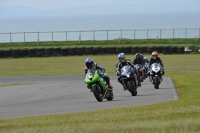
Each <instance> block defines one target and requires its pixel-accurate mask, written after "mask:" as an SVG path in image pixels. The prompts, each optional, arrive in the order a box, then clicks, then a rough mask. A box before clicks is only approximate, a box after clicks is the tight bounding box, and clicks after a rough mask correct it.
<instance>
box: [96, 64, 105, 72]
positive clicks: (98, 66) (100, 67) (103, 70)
mask: <svg viewBox="0 0 200 133" xmlns="http://www.w3.org/2000/svg"><path fill="white" fill-rule="evenodd" d="M95 65H96V68H97V69H99V70H101V71H102V72H103V73H105V72H106V69H105V68H103V67H102V66H101V65H99V64H98V63H95Z"/></svg>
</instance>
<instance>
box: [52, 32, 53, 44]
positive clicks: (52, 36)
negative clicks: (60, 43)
mask: <svg viewBox="0 0 200 133" xmlns="http://www.w3.org/2000/svg"><path fill="white" fill-rule="evenodd" d="M52 42H53V31H52Z"/></svg>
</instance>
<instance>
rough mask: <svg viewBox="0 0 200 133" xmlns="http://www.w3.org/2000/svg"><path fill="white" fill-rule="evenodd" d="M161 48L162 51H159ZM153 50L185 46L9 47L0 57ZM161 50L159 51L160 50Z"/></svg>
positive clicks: (176, 51)
mask: <svg viewBox="0 0 200 133" xmlns="http://www.w3.org/2000/svg"><path fill="white" fill-rule="evenodd" d="M198 49H199V48H196V47H195V48H193V51H194V52H193V53H195V51H196V53H199V52H198ZM161 50H162V51H161ZM153 51H157V52H158V53H163V54H184V53H189V52H186V51H185V47H183V46H181V47H177V46H171V47H170V46H163V47H162V46H161V47H159V46H155V47H146V46H145V47H144V46H142V47H94V48H93V47H78V48H76V47H74V48H37V49H36V48H31V49H13V50H11V49H9V50H0V58H9V57H13V58H18V57H50V56H70V55H71V56H74V55H98V54H102V55H104V54H115V55H118V54H119V53H122V52H123V53H125V54H133V55H135V54H136V53H142V54H146V53H148V54H151V53H152V52H153ZM160 51H161V52H160Z"/></svg>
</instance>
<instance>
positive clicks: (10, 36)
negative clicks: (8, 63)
mask: <svg viewBox="0 0 200 133" xmlns="http://www.w3.org/2000/svg"><path fill="white" fill-rule="evenodd" d="M10 42H12V33H11V32H10Z"/></svg>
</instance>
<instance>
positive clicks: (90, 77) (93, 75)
mask: <svg viewBox="0 0 200 133" xmlns="http://www.w3.org/2000/svg"><path fill="white" fill-rule="evenodd" d="M99 78H100V77H99V75H98V73H97V71H96V70H94V69H88V71H87V74H86V78H85V83H87V84H92V83H94V82H96V81H98V80H99Z"/></svg>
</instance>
